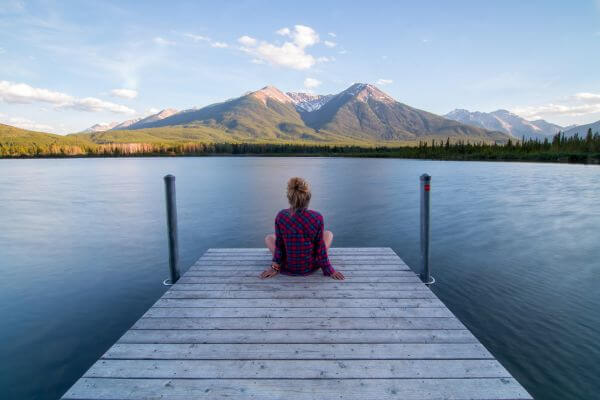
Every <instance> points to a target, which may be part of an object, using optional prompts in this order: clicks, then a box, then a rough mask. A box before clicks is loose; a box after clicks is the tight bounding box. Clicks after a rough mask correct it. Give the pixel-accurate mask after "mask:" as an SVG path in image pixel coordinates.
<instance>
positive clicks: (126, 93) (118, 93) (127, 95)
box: [110, 89, 138, 99]
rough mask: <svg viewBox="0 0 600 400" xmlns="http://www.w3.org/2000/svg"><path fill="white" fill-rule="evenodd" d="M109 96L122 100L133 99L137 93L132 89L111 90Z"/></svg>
mask: <svg viewBox="0 0 600 400" xmlns="http://www.w3.org/2000/svg"><path fill="white" fill-rule="evenodd" d="M110 94H111V96H115V97H122V98H124V99H135V98H136V97H137V95H138V92H137V90H133V89H113V90H111V91H110Z"/></svg>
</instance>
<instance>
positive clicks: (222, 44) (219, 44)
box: [210, 42, 229, 49]
mask: <svg viewBox="0 0 600 400" xmlns="http://www.w3.org/2000/svg"><path fill="white" fill-rule="evenodd" d="M210 46H211V47H215V48H217V49H224V48H226V47H229V45H228V44H227V43H225V42H213V43H211V44H210Z"/></svg>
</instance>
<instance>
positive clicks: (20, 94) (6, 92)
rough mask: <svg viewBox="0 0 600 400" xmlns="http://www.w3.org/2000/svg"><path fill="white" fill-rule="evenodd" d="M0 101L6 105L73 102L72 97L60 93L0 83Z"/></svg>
mask: <svg viewBox="0 0 600 400" xmlns="http://www.w3.org/2000/svg"><path fill="white" fill-rule="evenodd" d="M0 99H2V100H3V101H5V102H7V103H31V102H34V101H41V102H44V103H53V104H62V103H67V102H69V101H72V100H73V97H72V96H69V95H68V94H65V93H61V92H54V91H51V90H47V89H39V88H34V87H31V86H29V85H27V84H25V83H13V82H8V81H0Z"/></svg>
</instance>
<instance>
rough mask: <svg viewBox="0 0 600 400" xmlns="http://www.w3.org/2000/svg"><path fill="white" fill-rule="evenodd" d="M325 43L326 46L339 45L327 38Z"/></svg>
mask: <svg viewBox="0 0 600 400" xmlns="http://www.w3.org/2000/svg"><path fill="white" fill-rule="evenodd" d="M323 44H324V45H325V46H327V47H335V46H337V43H335V42H330V41H329V40H325V41H324V42H323Z"/></svg>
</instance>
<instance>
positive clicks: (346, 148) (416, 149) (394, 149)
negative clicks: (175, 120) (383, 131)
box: [0, 129, 600, 164]
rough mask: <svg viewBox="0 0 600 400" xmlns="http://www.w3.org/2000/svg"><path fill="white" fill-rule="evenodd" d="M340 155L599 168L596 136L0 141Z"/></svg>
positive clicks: (130, 152) (140, 151) (24, 152)
mask: <svg viewBox="0 0 600 400" xmlns="http://www.w3.org/2000/svg"><path fill="white" fill-rule="evenodd" d="M208 155H267V156H333V157H335V156H341V157H393V158H415V159H436V160H498V161H546V162H571V163H595V164H597V163H600V134H599V133H598V132H595V133H592V131H591V129H590V130H588V132H587V135H585V136H584V137H580V136H579V135H574V136H571V137H566V136H565V135H564V134H563V133H561V132H559V133H557V134H556V135H554V136H553V137H552V138H549V139H544V140H543V141H541V140H538V139H525V138H522V139H521V140H514V141H513V140H509V141H508V142H507V143H505V144H495V143H484V142H472V141H466V140H462V139H454V138H447V139H446V140H427V141H425V140H422V141H419V142H417V143H414V144H412V145H405V146H378V145H373V146H362V145H346V144H324V143H301V142H290V143H277V144H274V143H259V142H249V143H201V142H189V143H182V142H175V143H173V142H172V143H169V142H165V143H104V144H98V143H94V142H91V141H83V140H71V141H62V140H60V139H58V138H57V139H55V140H54V141H49V140H44V141H35V140H29V141H23V140H18V141H17V140H15V141H11V140H10V139H5V140H4V141H0V157H1V158H38V157H39V158H42V157H127V156H208Z"/></svg>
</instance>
